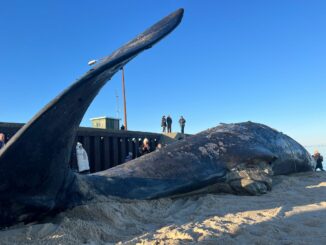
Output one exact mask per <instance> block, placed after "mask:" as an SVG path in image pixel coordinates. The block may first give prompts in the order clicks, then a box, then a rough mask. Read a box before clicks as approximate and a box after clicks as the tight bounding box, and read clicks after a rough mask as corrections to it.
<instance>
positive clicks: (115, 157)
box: [112, 137, 119, 166]
mask: <svg viewBox="0 0 326 245" xmlns="http://www.w3.org/2000/svg"><path fill="white" fill-rule="evenodd" d="M118 141H119V138H117V137H112V144H113V166H116V165H118V164H119V142H118Z"/></svg>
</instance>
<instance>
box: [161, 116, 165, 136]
mask: <svg viewBox="0 0 326 245" xmlns="http://www.w3.org/2000/svg"><path fill="white" fill-rule="evenodd" d="M161 127H162V128H163V130H162V132H163V133H165V130H166V118H165V116H163V117H162V121H161Z"/></svg>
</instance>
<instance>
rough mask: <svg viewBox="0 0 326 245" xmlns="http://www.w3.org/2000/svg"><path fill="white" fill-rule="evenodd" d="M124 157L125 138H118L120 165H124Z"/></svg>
mask: <svg viewBox="0 0 326 245" xmlns="http://www.w3.org/2000/svg"><path fill="white" fill-rule="evenodd" d="M126 155H127V150H126V138H120V161H119V163H120V164H121V163H124V161H125V158H126Z"/></svg>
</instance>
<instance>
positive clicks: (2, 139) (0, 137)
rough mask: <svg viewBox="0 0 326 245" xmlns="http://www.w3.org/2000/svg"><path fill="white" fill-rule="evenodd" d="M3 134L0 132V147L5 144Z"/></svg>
mask: <svg viewBox="0 0 326 245" xmlns="http://www.w3.org/2000/svg"><path fill="white" fill-rule="evenodd" d="M5 139H6V137H5V135H4V134H3V133H0V149H1V148H2V147H4V146H5Z"/></svg>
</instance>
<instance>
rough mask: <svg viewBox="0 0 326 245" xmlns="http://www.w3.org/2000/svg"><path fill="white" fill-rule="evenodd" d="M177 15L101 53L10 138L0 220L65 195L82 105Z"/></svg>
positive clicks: (48, 206)
mask: <svg viewBox="0 0 326 245" xmlns="http://www.w3.org/2000/svg"><path fill="white" fill-rule="evenodd" d="M182 16H183V9H179V10H177V11H176V12H174V13H172V14H170V15H168V16H167V17H165V18H164V19H162V20H161V21H159V22H158V23H156V24H155V25H153V26H152V27H151V28H149V29H148V30H146V31H145V32H143V33H142V34H140V35H139V36H137V37H136V38H135V39H133V40H132V41H130V42H128V43H127V44H125V45H124V46H122V47H121V48H119V49H118V50H116V51H115V52H114V53H112V54H111V55H110V56H107V57H105V58H104V59H102V60H101V62H100V63H98V64H96V65H95V66H94V67H92V69H91V70H89V71H88V72H87V73H86V74H85V75H84V76H82V77H81V78H80V79H78V81H76V82H75V83H74V84H72V85H71V86H70V87H69V88H68V89H66V90H65V91H63V92H62V93H61V94H60V95H59V96H57V97H56V98H55V99H54V100H52V101H51V102H50V103H49V104H48V105H46V106H45V107H44V108H43V109H42V110H41V111H40V112H39V113H38V114H36V115H35V116H34V117H33V118H32V119H31V120H30V121H29V122H28V123H27V124H26V125H25V126H24V127H22V128H21V129H20V130H19V131H18V132H17V133H16V134H15V135H14V136H13V137H12V138H11V140H10V141H9V142H8V143H7V145H6V146H5V148H4V149H2V150H1V151H0V220H2V224H0V225H6V224H9V223H14V222H18V221H21V220H26V219H27V218H26V217H27V216H28V217H31V216H33V215H37V214H38V213H40V209H41V212H43V213H44V212H46V210H49V211H51V210H53V209H54V208H56V205H57V200H60V199H64V198H63V195H65V191H64V190H65V189H66V188H68V186H69V185H70V184H71V183H72V181H73V180H74V178H75V176H74V174H73V173H72V172H71V171H70V170H69V167H68V163H69V158H70V153H71V150H72V147H73V143H74V139H75V135H76V130H77V128H78V126H79V124H80V122H81V120H82V118H83V116H84V114H85V112H86V110H87V108H88V107H89V105H90V104H91V102H92V101H93V99H94V98H95V97H96V95H97V94H98V92H99V91H100V89H101V88H102V87H103V86H104V85H105V83H106V82H107V81H108V80H110V78H111V77H112V76H113V75H114V74H115V73H116V72H117V71H118V70H119V69H121V68H122V67H123V66H124V65H125V64H126V63H127V62H129V61H130V60H131V59H132V58H134V57H135V56H136V55H137V54H139V53H140V52H142V51H144V50H145V49H148V48H151V47H152V46H153V45H154V44H155V43H157V42H158V41H160V40H161V39H162V38H164V37H165V36H166V35H168V34H169V33H170V32H171V31H173V30H174V29H175V28H176V27H177V26H178V24H179V23H180V21H181V19H182ZM38 210H39V211H38Z"/></svg>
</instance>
